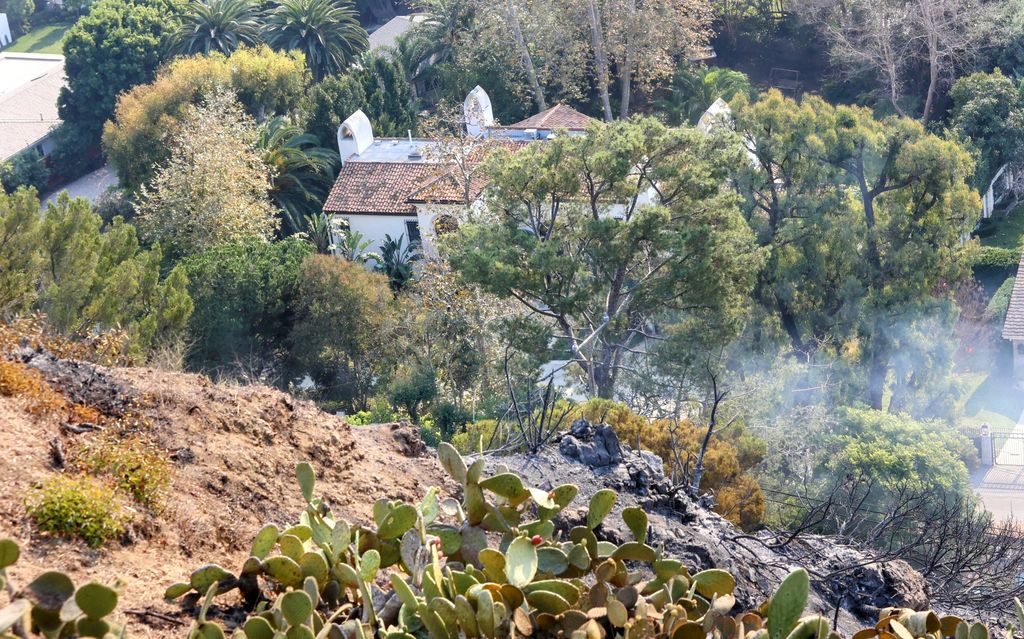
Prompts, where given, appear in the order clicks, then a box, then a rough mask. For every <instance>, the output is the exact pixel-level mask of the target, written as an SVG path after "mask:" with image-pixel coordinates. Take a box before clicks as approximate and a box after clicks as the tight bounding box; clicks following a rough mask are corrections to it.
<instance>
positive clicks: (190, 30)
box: [172, 0, 260, 55]
mask: <svg viewBox="0 0 1024 639" xmlns="http://www.w3.org/2000/svg"><path fill="white" fill-rule="evenodd" d="M259 20H260V14H259V10H258V9H257V8H256V6H255V5H254V4H253V3H252V0H192V2H191V3H190V4H189V8H188V11H187V12H186V13H185V15H184V16H183V17H182V18H181V26H180V27H178V30H177V31H176V32H175V33H174V36H173V41H172V42H173V44H172V50H173V52H174V53H176V54H179V55H194V54H196V53H203V54H209V53H210V52H211V51H219V52H220V53H223V54H225V55H226V54H230V53H231V52H232V51H234V50H235V49H237V48H238V47H240V46H242V45H246V46H255V45H257V44H259V42H260V23H259Z"/></svg>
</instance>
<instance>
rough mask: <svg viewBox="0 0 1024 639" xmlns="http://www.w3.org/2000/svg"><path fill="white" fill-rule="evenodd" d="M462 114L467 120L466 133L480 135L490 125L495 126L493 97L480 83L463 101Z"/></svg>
mask: <svg viewBox="0 0 1024 639" xmlns="http://www.w3.org/2000/svg"><path fill="white" fill-rule="evenodd" d="M462 114H463V118H464V119H465V122H466V133H468V134H469V135H480V134H481V133H483V132H484V130H485V129H487V128H488V127H492V126H494V110H493V109H492V108H491V97H490V96H489V95H487V92H486V91H484V89H483V87H481V86H480V85H479V84H478V85H477V86H476V87H475V88H474V89H473V90H472V91H470V92H469V95H467V96H466V100H465V101H464V102H463V103H462Z"/></svg>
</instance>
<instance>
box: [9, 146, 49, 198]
mask: <svg viewBox="0 0 1024 639" xmlns="http://www.w3.org/2000/svg"><path fill="white" fill-rule="evenodd" d="M49 181H50V169H48V168H46V161H45V160H43V156H41V155H39V153H38V152H36V151H35V150H31V151H26V152H25V153H20V154H18V155H16V156H14V157H13V158H12V159H10V160H8V161H7V162H3V163H0V187H3V188H4V189H5V190H6V191H7V192H8V193H14V191H16V190H17V189H18V188H19V187H23V186H25V187H30V188H33V189H35V190H36V192H37V193H43V192H45V191H46V185H47V184H48V183H49Z"/></svg>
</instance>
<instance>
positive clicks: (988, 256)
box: [970, 246, 1020, 269]
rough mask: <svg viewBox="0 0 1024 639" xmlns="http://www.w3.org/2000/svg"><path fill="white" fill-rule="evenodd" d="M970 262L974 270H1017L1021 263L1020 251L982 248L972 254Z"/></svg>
mask: <svg viewBox="0 0 1024 639" xmlns="http://www.w3.org/2000/svg"><path fill="white" fill-rule="evenodd" d="M970 261H971V266H972V267H974V268H992V269H996V268H1015V267H1016V266H1017V264H1018V263H1019V262H1020V250H1015V249H1008V248H1002V247H999V246H982V247H980V248H978V249H977V250H976V251H972V252H971V257H970Z"/></svg>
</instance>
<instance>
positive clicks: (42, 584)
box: [0, 539, 122, 639]
mask: <svg viewBox="0 0 1024 639" xmlns="http://www.w3.org/2000/svg"><path fill="white" fill-rule="evenodd" d="M20 556H21V549H20V548H19V547H18V544H17V543H15V542H14V541H13V540H11V539H0V589H3V588H7V590H8V592H11V593H15V594H14V595H13V596H12V599H11V601H10V603H8V604H7V605H6V606H4V607H3V608H0V638H4V639H6V638H8V637H26V636H30V635H33V634H35V635H40V636H43V637H47V638H48V639H49V638H57V637H71V636H78V637H96V638H97V639H113V638H116V637H118V636H120V635H121V632H122V629H121V628H119V627H118V626H115V625H114V624H112V623H111V622H110V621H109V620H108V619H107V617H108V616H109V615H110V614H111V613H112V612H114V609H115V608H116V607H117V596H118V595H117V591H116V590H115V589H113V588H110V587H108V586H104V585H102V584H98V583H93V582H91V583H87V584H85V585H83V586H80V587H78V588H75V585H74V584H73V583H72V582H71V578H70V577H68V576H67V575H65V574H64V573H62V572H57V571H50V572H44V573H43V574H41V575H39V576H38V577H36V578H35V579H34V580H32V582H31V583H29V584H28V585H27V586H26V587H25V588H24V589H23V590H21V591H19V590H18V589H16V588H14V587H13V586H12V584H11V583H10V581H9V578H8V576H7V569H8V568H9V567H10V566H12V565H14V563H15V562H17V561H18V558H19V557H20Z"/></svg>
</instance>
